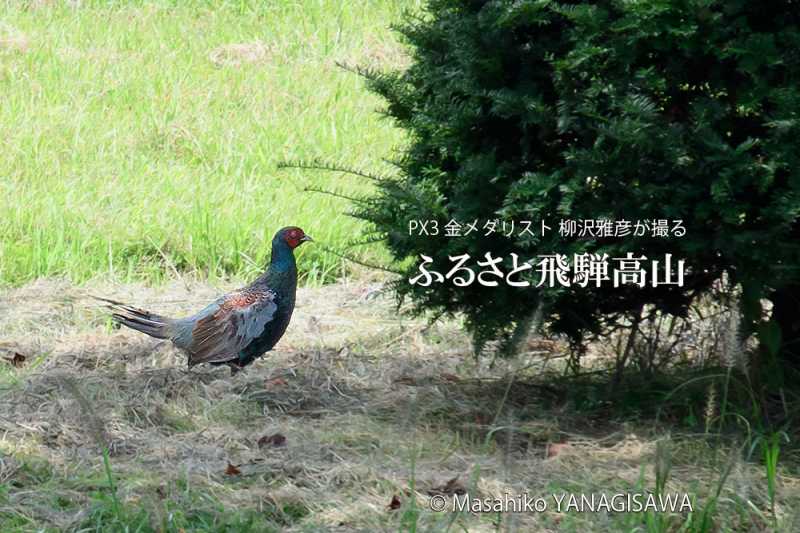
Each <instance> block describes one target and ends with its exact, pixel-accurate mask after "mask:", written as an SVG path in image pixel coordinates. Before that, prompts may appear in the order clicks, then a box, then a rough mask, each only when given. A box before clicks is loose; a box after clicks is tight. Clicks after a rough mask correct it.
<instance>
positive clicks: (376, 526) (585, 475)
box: [0, 280, 800, 531]
mask: <svg viewBox="0 0 800 533" xmlns="http://www.w3.org/2000/svg"><path fill="white" fill-rule="evenodd" d="M229 288H230V287H210V286H207V285H202V284H196V283H189V282H182V281H181V282H173V283H171V284H168V285H165V286H163V287H161V288H155V289H154V288H150V287H145V286H141V285H127V286H111V285H108V286H102V285H96V286H92V287H91V289H87V288H80V287H75V286H72V285H70V284H69V283H66V282H62V281H53V280H46V281H39V282H36V283H33V284H30V285H28V286H25V287H22V288H19V289H16V290H12V291H9V292H7V293H6V294H4V295H2V296H1V297H0V349H2V353H0V355H2V356H3V357H4V358H5V360H6V361H5V363H0V365H3V366H2V367H0V384H2V390H0V488H2V490H0V529H2V530H3V531H13V530H19V531H33V530H42V529H47V528H51V529H53V530H93V528H95V529H98V528H100V529H102V524H101V519H100V518H98V516H100V515H98V511H97V509H98V506H100V505H102V502H103V501H104V500H102V498H101V495H102V494H104V493H107V492H108V483H107V481H106V478H105V475H104V469H103V457H102V453H101V445H102V444H103V443H107V444H108V446H109V450H110V466H111V469H112V471H113V476H114V479H115V480H116V484H117V491H118V494H119V497H120V500H121V502H122V505H125V506H127V507H130V508H135V509H141V510H143V512H145V513H146V514H147V517H148V518H147V521H148V522H149V523H150V524H152V527H153V529H155V530H160V528H163V529H169V528H170V524H171V523H172V522H171V520H174V516H173V514H174V513H177V512H178V511H177V510H181V511H182V512H183V513H184V514H185V515H187V516H188V515H189V514H192V513H194V515H196V516H206V515H201V511H202V512H205V513H207V514H208V513H210V516H211V518H208V520H209V522H208V523H209V524H211V525H210V526H209V530H224V529H225V528H227V530H231V529H230V528H229V527H228V526H225V527H223V526H222V525H220V524H223V522H220V520H222V518H220V517H223V516H224V515H226V514H228V513H241V512H244V511H248V512H252V516H255V517H256V518H255V521H254V522H251V523H250V524H249V525H247V526H246V527H245V528H244V529H241V530H242V531H248V530H252V531H258V530H265V531H267V530H279V529H280V530H296V531H357V530H358V531H384V530H398V529H403V530H414V529H415V528H417V529H418V530H423V531H428V530H433V531H444V530H447V529H453V530H468V531H495V530H498V529H502V530H506V531H620V530H641V531H647V530H653V529H652V528H651V526H649V525H648V520H649V519H648V517H647V516H646V515H642V514H639V515H626V514H624V513H605V512H601V513H577V512H570V513H563V514H562V513H558V512H556V511H555V510H554V509H552V507H553V503H552V500H551V501H550V503H551V508H550V509H548V510H547V511H545V512H543V513H518V514H504V515H498V514H495V513H486V514H482V515H476V514H470V513H457V514H452V513H434V512H431V511H430V510H429V509H428V504H429V502H430V498H431V496H432V495H435V494H444V495H445V496H446V497H448V498H452V496H453V495H454V494H458V493H461V492H464V491H467V492H469V493H470V494H471V495H476V496H480V497H487V496H498V497H502V496H503V495H504V494H506V493H510V494H522V493H529V494H531V495H532V496H534V497H537V496H542V497H547V496H548V495H549V494H551V493H562V492H572V493H576V494H577V493H586V494H588V493H601V492H604V493H608V494H613V493H616V492H628V491H636V492H638V491H642V490H652V489H653V488H654V487H655V481H654V464H655V462H656V455H657V454H656V448H657V442H662V443H666V444H667V446H668V448H669V449H670V450H671V452H670V456H671V461H672V463H673V468H672V473H671V477H670V480H669V482H668V489H669V490H670V491H677V492H683V491H686V492H688V493H690V494H691V495H692V496H693V498H697V500H696V501H695V506H696V507H702V505H703V502H705V501H707V499H708V497H709V496H710V495H711V494H712V493H713V492H714V491H715V490H716V489H717V484H718V481H719V480H720V477H721V474H720V472H721V470H722V469H723V468H724V467H725V466H726V465H730V467H731V468H732V470H731V472H732V473H731V476H730V477H729V478H728V479H727V481H726V483H725V484H724V486H723V487H722V493H721V499H720V501H719V503H718V504H717V506H718V511H717V512H716V513H715V521H716V523H717V524H718V526H719V527H720V529H721V530H765V531H766V530H770V529H771V527H772V526H771V525H770V524H769V522H768V519H767V518H766V516H767V512H766V509H767V507H768V504H767V496H766V488H765V487H766V482H765V478H764V474H763V468H762V467H761V466H759V465H757V464H754V463H750V462H744V461H742V460H740V459H739V458H738V457H737V454H736V453H733V452H731V453H727V452H725V451H719V450H717V451H715V450H714V449H712V447H711V446H709V445H708V443H707V439H704V438H703V436H696V435H695V436H692V435H685V434H680V433H679V432H677V431H674V430H672V431H669V430H664V429H660V430H655V429H653V428H652V425H650V424H638V425H637V424H635V423H632V422H625V421H619V420H611V419H597V420H586V419H583V418H582V417H581V416H580V415H579V414H575V413H572V412H570V411H569V410H568V409H566V407H565V406H562V405H559V404H558V401H557V398H556V399H554V398H553V397H547V396H548V395H549V394H550V392H548V389H547V388H546V387H545V386H543V385H541V383H539V382H537V381H535V380H533V379H529V378H531V377H532V376H535V375H536V374H537V373H538V372H539V371H540V369H541V367H542V365H543V364H544V363H543V361H544V360H546V359H547V354H548V350H557V349H558V346H557V345H552V344H548V343H542V342H536V341H533V342H532V343H531V344H530V347H531V353H529V354H528V355H527V356H525V357H523V358H521V359H520V360H517V361H514V362H508V363H506V362H500V363H498V364H496V365H495V366H494V368H489V367H488V366H487V365H488V362H486V361H482V362H476V361H474V360H473V359H472V358H471V357H470V356H469V353H470V347H469V343H468V339H467V338H466V337H465V336H464V334H463V333H462V331H461V330H460V328H459V325H458V324H457V323H455V322H452V321H451V322H444V323H442V324H438V325H435V326H433V327H430V328H428V327H426V324H425V323H423V322H420V321H414V320H409V319H404V318H401V317H400V316H398V314H397V313H396V312H395V310H394V308H393V304H392V301H391V300H390V299H389V298H388V296H386V295H384V294H382V293H381V291H380V290H379V289H380V285H379V284H372V285H369V284H366V285H365V284H363V283H362V284H348V283H342V284H338V285H331V286H326V287H323V288H314V289H301V291H300V293H299V296H298V307H297V310H296V315H295V318H294V320H293V322H292V325H291V326H290V328H289V332H288V333H287V335H286V337H285V338H284V339H283V340H282V341H281V343H280V344H279V345H278V347H277V350H276V351H274V352H272V353H271V354H269V356H268V357H267V358H265V359H263V360H261V361H258V362H257V363H256V364H254V365H252V366H251V367H250V368H248V369H247V370H246V371H244V372H241V373H239V374H237V375H234V376H231V375H230V374H229V372H228V370H227V369H226V368H195V369H193V370H191V371H188V370H187V369H186V367H185V359H184V357H183V356H182V355H181V354H180V353H179V352H177V351H175V350H174V349H173V348H172V347H171V346H169V345H168V344H167V343H164V342H159V341H156V340H154V339H150V338H148V337H146V336H144V335H140V334H138V333H136V332H133V331H129V330H124V329H123V330H115V329H112V328H111V327H110V324H109V322H108V319H107V316H106V313H105V311H104V310H103V309H102V308H101V307H99V306H98V305H97V304H96V303H95V302H94V301H93V300H91V299H90V298H89V297H88V294H89V293H93V294H101V295H104V296H108V297H112V298H114V299H119V300H124V301H128V302H131V303H133V304H135V305H138V306H142V307H147V308H151V309H153V310H155V311H158V312H161V313H165V314H173V315H179V314H181V313H184V312H188V311H191V310H194V309H196V308H198V307H199V306H200V305H202V304H204V303H205V302H207V301H208V300H210V299H211V298H213V297H214V296H215V295H217V294H219V293H220V292H221V291H223V290H226V289H229ZM543 347H544V348H547V349H544V350H543V349H542V348H543ZM21 357H23V358H24V360H22V359H20V358H21ZM15 363H16V364H15ZM520 368H524V370H516V369H520ZM512 378H513V381H509V380H510V379H512ZM544 400H547V401H546V402H545V401H544ZM545 403H546V404H547V405H548V407H546V408H545V407H543V405H544V404H545ZM659 453H661V452H659ZM778 482H779V491H778V498H777V514H778V516H779V518H780V520H779V524H780V528H781V529H783V530H786V531H792V530H795V531H796V530H797V529H792V528H793V527H795V526H797V525H798V522H797V520H796V514H797V511H796V509H798V504H799V503H800V498H799V497H798V479H797V477H796V476H793V475H792V473H791V469H785V468H784V469H782V470H781V472H780V475H779V477H778ZM742 509H745V511H744V512H742ZM651 518H652V517H651ZM684 521H685V516H683V517H681V516H679V515H673V516H671V517H670V516H667V517H666V518H665V524H666V527H665V528H664V529H663V530H667V531H669V530H676V529H675V528H676V527H677V526H675V527H673V526H672V525H670V524H680V523H683V522H684ZM93 524H95V525H97V527H95V525H93ZM98 524H99V525H98ZM214 524H216V525H214Z"/></svg>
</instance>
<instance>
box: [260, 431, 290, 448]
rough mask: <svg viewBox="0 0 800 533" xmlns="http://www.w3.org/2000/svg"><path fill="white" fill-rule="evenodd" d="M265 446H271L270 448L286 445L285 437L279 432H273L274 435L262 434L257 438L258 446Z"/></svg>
mask: <svg viewBox="0 0 800 533" xmlns="http://www.w3.org/2000/svg"><path fill="white" fill-rule="evenodd" d="M267 446H271V447H272V448H280V447H281V446H286V437H284V436H283V435H281V434H280V433H275V434H274V435H264V436H263V437H261V438H260V439H258V447H259V448H265V447H267Z"/></svg>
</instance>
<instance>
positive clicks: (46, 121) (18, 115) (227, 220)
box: [0, 0, 416, 285]
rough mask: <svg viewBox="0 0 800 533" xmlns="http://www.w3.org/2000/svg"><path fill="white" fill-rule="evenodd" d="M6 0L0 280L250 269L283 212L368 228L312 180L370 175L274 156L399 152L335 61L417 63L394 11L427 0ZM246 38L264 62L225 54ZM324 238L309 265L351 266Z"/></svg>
mask: <svg viewBox="0 0 800 533" xmlns="http://www.w3.org/2000/svg"><path fill="white" fill-rule="evenodd" d="M31 4H42V5H41V6H39V7H32V6H31ZM2 5H3V9H2V11H0V94H2V98H0V148H2V149H1V150H0V284H4V285H17V284H22V283H24V282H26V281H29V280H31V279H35V278H38V277H42V276H66V277H69V278H70V279H73V280H75V281H79V282H80V281H85V280H88V279H90V278H94V277H97V276H108V277H112V278H114V279H120V280H130V279H142V278H144V279H147V280H149V281H157V280H158V279H159V278H161V277H163V276H165V275H167V276H168V275H171V274H172V273H174V272H175V271H180V272H181V273H183V272H189V273H194V274H197V275H199V276H201V277H206V276H208V277H216V276H245V277H246V276H251V275H252V274H253V273H254V272H255V271H257V270H259V269H260V268H261V266H262V265H263V262H264V259H265V257H266V255H267V253H268V251H269V243H270V240H271V238H272V235H273V233H274V231H275V230H277V229H278V228H280V227H282V226H284V225H290V224H291V225H299V226H302V227H303V228H304V229H305V230H306V231H307V232H308V233H309V234H311V235H312V236H314V237H315V239H317V241H319V242H321V243H323V245H325V246H329V247H332V248H340V247H342V245H343V244H344V243H345V242H347V241H348V240H350V239H352V238H353V237H357V236H358V234H359V231H360V225H359V223H358V222H357V221H355V220H353V219H351V218H349V217H347V216H346V215H345V212H346V211H347V209H348V206H347V204H346V203H345V202H343V201H342V200H339V199H336V198H333V197H330V196H324V195H320V194H313V193H306V192H303V188H304V187H306V186H308V185H313V186H317V187H324V188H329V189H330V188H336V189H338V190H342V191H346V192H351V193H352V192H354V191H361V192H363V191H364V190H365V189H364V188H365V187H366V186H367V184H364V183H359V182H358V181H355V180H354V179H353V178H349V177H343V176H338V175H314V176H311V175H308V173H301V172H299V171H281V170H278V169H277V168H276V163H277V162H279V161H281V160H285V159H298V158H303V159H308V158H314V157H324V158H327V159H330V160H337V161H342V162H345V163H348V164H353V165H362V166H368V167H372V168H374V167H376V165H378V164H379V163H380V160H381V158H382V157H387V156H390V155H391V154H392V149H393V147H396V146H397V145H398V143H399V142H402V135H401V133H400V132H399V130H397V129H395V128H393V127H392V125H391V124H390V123H389V122H388V121H386V120H382V119H381V118H380V115H379V114H378V113H376V110H378V109H379V108H380V107H381V105H382V104H381V102H380V101H379V99H378V98H377V97H375V96H373V95H371V94H370V93H368V92H367V90H366V89H365V87H364V83H363V81H362V80H361V79H360V78H359V77H358V76H356V75H354V74H352V73H349V72H346V71H344V70H342V69H341V68H338V67H337V66H336V62H337V61H338V62H345V63H350V64H361V65H372V66H381V65H382V66H387V67H389V66H396V65H397V64H398V62H401V61H403V53H402V49H401V47H400V45H399V44H398V43H397V41H396V36H395V35H394V34H393V33H392V32H391V30H390V29H389V28H388V26H389V25H390V24H391V23H393V22H394V21H396V20H398V18H399V17H400V15H401V13H402V11H403V10H404V9H407V8H411V9H414V7H415V5H416V2H414V1H411V0H404V1H400V0H397V1H389V0H370V1H369V2H357V3H347V2H337V1H334V0H316V1H314V0H310V1H303V2H290V1H286V0H276V1H271V2H261V1H256V0H252V1H237V2H202V1H180V2H177V1H173V2H168V1H152V2H141V1H140V2H133V1H132V2H82V3H81V6H80V7H78V8H72V7H70V6H69V5H68V3H66V2H60V1H59V2H55V1H53V2H38V3H36V2H34V3H31V2H21V1H10V2H3V3H2ZM243 43H244V44H250V45H252V44H253V43H256V46H251V50H250V52H252V53H253V54H254V56H255V57H256V60H255V61H252V62H248V61H242V62H240V64H238V65H233V64H222V65H220V60H219V58H220V57H221V55H222V57H223V58H224V49H221V48H220V47H224V46H226V45H231V44H243ZM258 43H260V45H258ZM259 46H260V48H259ZM221 50H222V51H221ZM325 246H317V247H315V248H314V247H310V246H309V247H306V249H305V250H302V261H301V270H302V271H303V273H304V274H305V276H306V280H307V281H315V280H324V279H330V278H331V277H333V276H336V275H338V274H339V273H340V272H341V268H342V262H341V259H340V258H339V257H337V256H335V255H333V254H330V253H327V252H324V251H323V248H324V247H325ZM367 253H368V252H367Z"/></svg>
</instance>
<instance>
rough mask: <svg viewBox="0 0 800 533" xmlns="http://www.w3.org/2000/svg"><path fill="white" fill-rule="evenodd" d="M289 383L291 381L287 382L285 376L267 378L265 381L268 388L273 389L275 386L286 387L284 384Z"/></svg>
mask: <svg viewBox="0 0 800 533" xmlns="http://www.w3.org/2000/svg"><path fill="white" fill-rule="evenodd" d="M288 384H289V382H287V381H286V380H285V379H283V378H272V379H268V380H266V381H265V382H264V385H265V386H266V388H268V389H271V388H274V387H284V386H286V385H288Z"/></svg>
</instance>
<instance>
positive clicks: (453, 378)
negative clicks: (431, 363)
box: [439, 372, 461, 383]
mask: <svg viewBox="0 0 800 533" xmlns="http://www.w3.org/2000/svg"><path fill="white" fill-rule="evenodd" d="M439 377H441V378H442V380H443V381H451V382H453V383H457V382H459V381H461V378H460V377H458V376H456V375H455V374H449V373H447V372H442V373H441V374H440V375H439Z"/></svg>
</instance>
